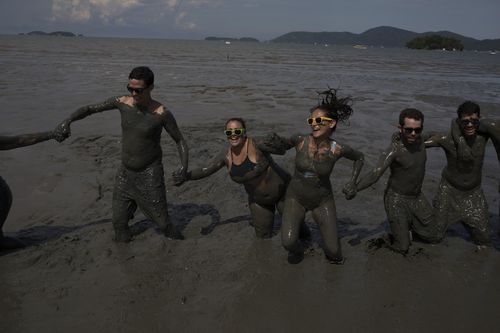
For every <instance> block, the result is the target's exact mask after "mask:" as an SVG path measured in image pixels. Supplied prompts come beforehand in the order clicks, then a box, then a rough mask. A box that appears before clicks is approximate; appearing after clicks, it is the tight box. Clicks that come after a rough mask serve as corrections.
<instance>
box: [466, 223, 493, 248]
mask: <svg viewBox="0 0 500 333" xmlns="http://www.w3.org/2000/svg"><path fill="white" fill-rule="evenodd" d="M464 227H465V229H466V230H467V232H468V233H469V234H470V235H471V237H472V240H473V241H474V243H475V244H476V245H478V246H480V247H482V246H490V245H491V237H490V228H489V226H483V227H481V228H478V227H472V226H470V225H468V224H466V223H464Z"/></svg>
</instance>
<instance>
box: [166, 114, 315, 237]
mask: <svg viewBox="0 0 500 333" xmlns="http://www.w3.org/2000/svg"><path fill="white" fill-rule="evenodd" d="M224 134H225V135H226V137H227V140H228V143H229V149H227V150H225V151H224V152H223V153H221V154H220V155H219V156H217V157H216V158H215V159H214V160H213V161H212V162H211V163H210V164H209V165H208V166H206V167H203V168H198V169H194V170H191V171H189V172H188V173H187V179H186V180H198V179H202V178H205V177H208V176H210V175H212V174H214V173H215V172H217V171H218V170H220V169H222V168H223V167H224V166H226V167H227V169H228V171H229V176H230V177H231V179H232V180H233V181H235V182H236V183H239V184H243V186H245V190H246V192H247V194H248V202H249V207H250V213H251V216H252V225H253V226H254V228H255V235H256V236H257V237H258V238H270V237H272V230H273V223H274V214H275V212H276V210H278V211H280V212H281V211H282V207H283V199H284V195H285V191H286V187H287V185H288V182H289V181H290V178H291V177H290V175H289V174H288V173H287V172H286V171H285V170H283V169H282V168H281V167H280V166H279V165H278V164H276V163H275V162H274V160H273V159H272V158H271V156H270V155H269V154H265V153H263V152H262V151H261V150H260V149H259V145H258V143H256V142H255V141H254V140H253V139H252V138H250V137H248V136H247V135H246V125H245V121H244V120H243V119H241V118H231V119H229V120H228V121H227V122H226V126H225V129H224ZM173 178H174V182H175V183H176V185H180V184H182V181H183V179H182V178H181V177H177V175H176V174H175V173H174V174H173ZM302 225H303V227H302V228H303V229H301V236H304V237H307V236H308V235H309V232H308V229H307V228H306V227H305V225H304V224H302Z"/></svg>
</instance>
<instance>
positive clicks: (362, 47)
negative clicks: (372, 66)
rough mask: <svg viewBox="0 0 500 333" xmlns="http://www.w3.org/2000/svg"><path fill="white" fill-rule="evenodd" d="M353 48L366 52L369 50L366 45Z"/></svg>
mask: <svg viewBox="0 0 500 333" xmlns="http://www.w3.org/2000/svg"><path fill="white" fill-rule="evenodd" d="M353 47H354V48H355V49H359V50H366V49H367V48H368V47H367V46H366V45H354V46H353Z"/></svg>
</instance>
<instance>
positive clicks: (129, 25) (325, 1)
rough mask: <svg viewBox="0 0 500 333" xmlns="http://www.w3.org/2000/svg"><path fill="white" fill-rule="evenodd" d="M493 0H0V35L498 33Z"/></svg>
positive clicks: (498, 3)
mask: <svg viewBox="0 0 500 333" xmlns="http://www.w3.org/2000/svg"><path fill="white" fill-rule="evenodd" d="M499 17H500V0H475V1H471V0H413V1H412V0H0V34H17V33H20V32H29V31H32V30H43V31H47V32H50V31H55V30H65V31H72V32H75V33H81V34H83V35H85V36H103V37H104V36H109V37H150V38H188V39H203V38H204V37H206V36H221V37H222V36H224V37H237V38H239V37H255V38H258V39H259V40H262V41H264V40H269V39H272V38H275V37H278V36H280V35H282V34H285V33H287V32H291V31H349V32H353V33H361V32H363V31H365V30H367V29H370V28H374V27H377V26H381V25H389V26H393V27H398V28H402V29H407V30H411V31H415V32H425V31H438V30H449V31H453V32H456V33H459V34H462V35H465V36H469V37H473V38H477V39H486V38H500V18H499Z"/></svg>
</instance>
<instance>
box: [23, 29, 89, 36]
mask: <svg viewBox="0 0 500 333" xmlns="http://www.w3.org/2000/svg"><path fill="white" fill-rule="evenodd" d="M18 35H19V36H62V37H84V36H83V35H82V34H75V33H73V32H70V31H53V32H45V31H38V30H37V31H30V32H28V33H23V32H21V33H19V34H18Z"/></svg>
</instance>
